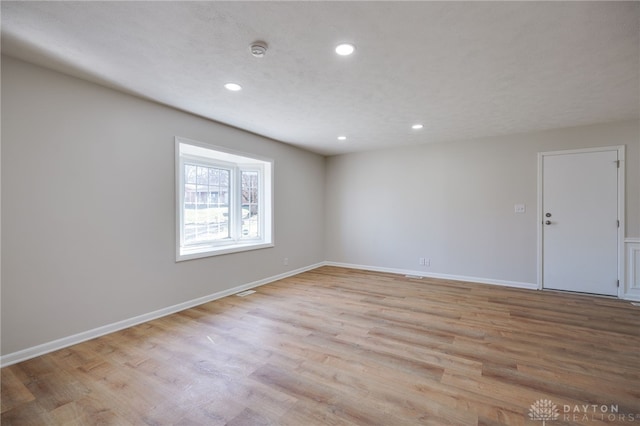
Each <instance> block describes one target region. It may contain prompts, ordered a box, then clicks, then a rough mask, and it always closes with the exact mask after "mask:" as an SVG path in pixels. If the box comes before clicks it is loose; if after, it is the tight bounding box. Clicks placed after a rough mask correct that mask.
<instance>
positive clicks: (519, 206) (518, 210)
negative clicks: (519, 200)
mask: <svg viewBox="0 0 640 426" xmlns="http://www.w3.org/2000/svg"><path fill="white" fill-rule="evenodd" d="M513 210H514V211H515V212H516V213H524V212H525V211H526V206H525V205H524V204H515V205H514V206H513Z"/></svg>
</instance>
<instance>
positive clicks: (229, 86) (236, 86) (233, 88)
mask: <svg viewBox="0 0 640 426" xmlns="http://www.w3.org/2000/svg"><path fill="white" fill-rule="evenodd" d="M224 88H225V89H227V90H231V91H232V92H237V91H238V90H242V86H240V85H239V84H237V83H227V84H225V85H224Z"/></svg>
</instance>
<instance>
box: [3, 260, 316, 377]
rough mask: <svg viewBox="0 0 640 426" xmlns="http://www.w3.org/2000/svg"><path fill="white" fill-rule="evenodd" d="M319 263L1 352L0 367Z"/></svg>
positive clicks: (260, 283) (228, 294)
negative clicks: (16, 349) (26, 346)
mask: <svg viewBox="0 0 640 426" xmlns="http://www.w3.org/2000/svg"><path fill="white" fill-rule="evenodd" d="M320 266H324V262H321V263H317V264H315V265H310V266H305V267H303V268H299V269H295V270H293V271H288V272H285V273H282V274H279V275H274V276H272V277H269V278H264V279H261V280H258V281H253V282H251V283H248V284H242V285H239V286H236V287H233V288H230V289H227V290H223V291H219V292H217V293H213V294H209V295H207V296H203V297H199V298H197V299H193V300H189V301H186V302H183V303H179V304H177V305H173V306H168V307H166V308H162V309H158V310H157V311H153V312H149V313H146V314H142V315H138V316H136V317H133V318H129V319H126V320H122V321H118V322H114V323H112V324H107V325H104V326H102V327H98V328H94V329H92V330H87V331H83V332H81V333H78V334H74V335H72V336H68V337H63V338H61V339H57V340H53V341H51V342H47V343H43V344H41V345H37V346H33V347H31V348H27V349H23V350H20V351H17V352H13V353H10V354H7V355H3V356H0V366H2V367H6V366H9V365H11V364H16V363H18V362H21V361H26V360H28V359H31V358H35V357H37V356H40V355H44V354H47V353H49V352H53V351H57V350H59V349H63V348H66V347H69V346H72V345H75V344H78V343H81V342H85V341H87V340H91V339H95V338H96V337H100V336H104V335H105V334H109V333H113V332H115V331H119V330H123V329H125V328H129V327H132V326H134V325H138V324H142V323H143V322H147V321H151V320H154V319H157V318H161V317H164V316H167V315H171V314H174V313H176V312H180V311H184V310H185V309H189V308H193V307H194V306H198V305H202V304H203V303H207V302H211V301H212V300H216V299H221V298H223V297H226V296H230V295H232V294H236V293H239V292H241V291H244V290H249V289H251V288H255V287H259V286H261V285H265V284H269V283H271V282H274V281H278V280H281V279H284V278H288V277H291V276H293V275H297V274H301V273H302V272H306V271H310V270H312V269H316V268H319V267H320Z"/></svg>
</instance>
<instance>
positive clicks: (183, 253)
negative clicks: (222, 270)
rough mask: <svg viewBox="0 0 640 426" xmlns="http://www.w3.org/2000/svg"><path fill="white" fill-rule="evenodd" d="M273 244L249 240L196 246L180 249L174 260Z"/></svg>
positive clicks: (271, 244) (219, 254) (241, 250)
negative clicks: (224, 244)
mask: <svg viewBox="0 0 640 426" xmlns="http://www.w3.org/2000/svg"><path fill="white" fill-rule="evenodd" d="M273 246H274V244H273V243H265V242H258V243H256V242H250V243H239V244H232V245H226V246H221V247H197V248H190V249H181V250H180V252H179V253H178V254H177V255H176V262H182V261H185V260H192V259H200V258H203V257H211V256H221V255H223V254H230V253H238V252H243V251H250V250H259V249H263V248H269V247H273Z"/></svg>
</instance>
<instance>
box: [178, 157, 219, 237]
mask: <svg viewBox="0 0 640 426" xmlns="http://www.w3.org/2000/svg"><path fill="white" fill-rule="evenodd" d="M189 173H192V174H193V176H194V177H195V180H196V182H197V184H193V183H186V184H185V187H184V206H183V218H184V219H183V220H184V229H183V240H184V244H185V245H190V244H199V243H204V242H208V241H216V240H223V239H225V238H229V232H230V231H229V203H228V202H226V200H227V199H228V194H229V181H230V179H229V174H230V172H229V170H224V169H218V168H215V167H206V166H188V165H185V181H186V182H188V180H189ZM221 176H226V177H225V178H224V179H221ZM192 180H193V179H192ZM222 180H224V181H225V182H226V186H225V185H222V184H221V183H220V182H221V181H222Z"/></svg>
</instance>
